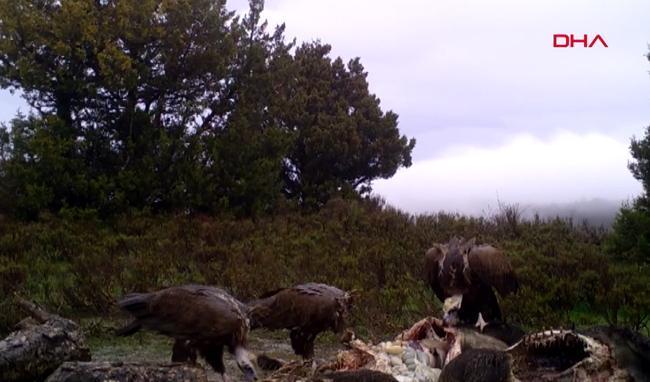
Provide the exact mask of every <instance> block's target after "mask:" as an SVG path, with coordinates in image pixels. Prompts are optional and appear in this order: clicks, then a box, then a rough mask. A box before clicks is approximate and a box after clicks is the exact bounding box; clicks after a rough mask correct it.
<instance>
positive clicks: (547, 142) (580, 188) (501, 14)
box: [0, 0, 650, 213]
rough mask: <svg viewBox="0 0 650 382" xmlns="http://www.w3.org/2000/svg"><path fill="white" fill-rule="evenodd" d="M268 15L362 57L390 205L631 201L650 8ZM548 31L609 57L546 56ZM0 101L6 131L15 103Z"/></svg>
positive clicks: (480, 5)
mask: <svg viewBox="0 0 650 382" xmlns="http://www.w3.org/2000/svg"><path fill="white" fill-rule="evenodd" d="M245 4H246V2H245V1H240V0H238V1H233V2H231V3H230V7H233V8H237V9H243V8H245ZM265 17H266V18H267V19H268V20H269V22H270V23H271V24H275V23H278V22H285V23H286V26H287V36H288V37H290V38H293V37H296V38H297V39H298V41H311V40H316V39H320V40H321V41H322V42H326V43H329V44H331V45H332V47H333V54H334V55H337V56H341V57H343V58H344V59H345V60H348V59H350V58H353V57H357V56H359V57H361V61H362V63H363V64H364V66H365V68H366V69H367V71H368V72H369V76H368V79H369V82H370V87H371V91H372V92H374V93H375V94H376V95H377V96H378V97H379V98H380V99H381V101H382V107H383V108H384V109H385V110H388V109H391V110H393V111H395V112H396V113H398V114H399V116H400V118H399V121H400V124H399V128H400V130H401V131H402V133H403V134H406V135H407V136H408V137H414V138H416V140H417V144H416V148H415V151H414V153H413V155H414V163H413V166H412V167H410V168H408V169H401V170H399V171H398V172H397V174H396V175H395V176H394V177H393V178H391V179H388V180H381V181H377V182H375V191H376V192H377V193H379V194H381V195H382V196H384V197H385V198H386V199H387V201H388V202H389V203H391V204H393V205H395V206H398V207H401V208H403V209H405V210H408V211H411V212H423V211H437V210H451V211H460V212H472V213H477V212H481V211H484V210H485V209H486V208H487V207H488V205H495V204H496V201H497V198H499V199H500V200H501V201H504V202H510V203H515V202H516V203H520V204H524V205H526V204H533V203H534V204H539V203H546V202H549V203H550V202H553V203H561V202H572V201H576V200H589V199H593V198H604V199H611V200H624V199H628V198H630V197H633V196H635V195H637V194H638V193H639V192H640V191H641V187H640V185H639V184H638V182H637V181H635V180H634V179H633V178H632V176H631V175H630V174H629V171H628V170H627V167H626V165H627V162H628V160H629V159H630V157H629V152H628V146H629V139H630V137H631V136H632V135H636V136H642V134H643V131H644V128H645V126H647V125H650V76H649V75H648V72H649V70H650V64H649V63H648V61H647V60H646V59H645V57H644V55H645V54H646V53H647V52H648V43H650V1H648V0H638V1H625V0H610V1H595V0H585V1H567V0H564V1H549V0H535V1H533V0H528V1H520V0H513V1H501V0H499V1H493V0H490V1H487V0H473V1H459V0H448V1H433V0H418V1H416V0H402V1H399V2H397V1H378V0H309V1H305V0H268V1H267V3H266V10H265ZM557 33H564V34H570V33H573V34H578V35H582V34H588V35H589V36H590V37H595V36H596V34H600V35H601V36H602V37H603V38H604V40H605V41H606V43H607V44H608V45H609V47H608V48H604V47H602V46H600V45H599V44H598V45H596V46H595V47H593V48H591V49H589V48H582V47H580V48H573V49H558V48H553V34H557ZM0 101H1V102H2V104H1V106H0V120H5V121H6V120H8V119H9V118H10V117H11V116H12V115H13V114H14V113H15V111H16V109H17V108H18V107H20V105H22V103H21V102H20V100H17V99H16V98H15V97H11V96H9V95H8V93H7V92H3V93H2V94H0ZM25 110H27V109H26V108H25V107H24V106H23V111H25Z"/></svg>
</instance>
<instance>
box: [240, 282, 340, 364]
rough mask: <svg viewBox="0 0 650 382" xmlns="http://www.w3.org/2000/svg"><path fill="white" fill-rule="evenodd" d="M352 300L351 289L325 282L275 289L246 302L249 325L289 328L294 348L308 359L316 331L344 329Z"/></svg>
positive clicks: (311, 355)
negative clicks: (348, 291) (339, 287)
mask: <svg viewBox="0 0 650 382" xmlns="http://www.w3.org/2000/svg"><path fill="white" fill-rule="evenodd" d="M351 302H352V298H351V295H350V293H347V292H344V291H342V290H340V289H338V288H336V287H333V286H330V285H325V284H316V283H308V284H302V285H296V286H294V287H291V288H283V289H278V290H275V291H273V292H269V293H266V294H264V295H262V296H261V297H260V298H259V299H258V300H255V301H252V302H251V303H249V317H250V319H251V328H252V329H255V328H266V329H270V330H277V329H289V337H290V338H291V347H292V348H293V350H294V352H295V353H296V354H298V355H300V356H302V357H303V358H306V359H309V358H312V357H313V356H314V340H315V339H316V336H318V334H319V333H321V332H323V331H326V330H332V331H333V332H335V333H340V332H341V331H342V330H343V329H344V326H345V323H346V319H347V316H348V311H349V309H350V305H351Z"/></svg>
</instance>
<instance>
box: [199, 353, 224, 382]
mask: <svg viewBox="0 0 650 382" xmlns="http://www.w3.org/2000/svg"><path fill="white" fill-rule="evenodd" d="M199 352H200V353H201V356H202V357H203V358H204V359H205V362H207V363H208V365H210V366H211V367H212V368H213V369H214V371H216V372H217V373H219V374H221V378H222V379H223V381H224V382H227V380H228V378H227V377H226V366H225V365H224V364H223V345H203V346H201V347H200V348H199Z"/></svg>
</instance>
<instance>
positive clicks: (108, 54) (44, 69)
mask: <svg viewBox="0 0 650 382" xmlns="http://www.w3.org/2000/svg"><path fill="white" fill-rule="evenodd" d="M262 10H263V1H262V0H251V1H250V12H249V13H248V14H247V15H246V16H244V17H243V18H239V17H236V16H235V15H234V13H233V12H229V11H228V10H227V9H226V7H225V1H224V0H183V1H178V0H139V1H135V0H120V1H118V0H103V1H95V0H63V1H60V0H16V1H2V2H0V20H2V21H1V22H2V24H0V86H2V87H3V88H8V89H10V90H20V91H21V92H22V93H23V94H24V95H25V98H26V100H27V101H28V103H29V105H30V106H31V107H32V108H33V111H34V115H30V116H29V117H27V118H25V117H23V118H19V119H18V120H16V121H14V122H12V124H11V130H12V131H11V132H10V131H9V130H10V129H5V130H4V131H3V132H2V133H1V134H0V140H1V141H0V145H1V146H0V147H2V151H1V152H0V154H1V155H2V164H1V166H2V168H0V177H2V179H0V180H1V181H2V183H4V184H5V186H3V187H2V188H3V190H2V192H3V197H4V198H6V199H4V200H3V202H2V203H0V204H3V205H4V206H5V207H4V208H5V209H9V210H12V211H13V212H15V213H17V214H23V215H24V216H35V215H36V213H37V210H39V209H50V210H53V211H58V210H59V209H61V208H63V207H66V208H67V207H78V208H88V209H96V210H98V211H99V212H100V213H102V214H104V215H106V214H111V213H115V212H119V211H125V210H129V209H134V208H135V209H153V210H161V211H173V210H183V211H187V210H200V211H223V210H226V211H232V212H235V213H237V214H244V215H255V214H258V213H264V212H268V211H272V210H273V209H274V208H275V206H276V205H277V204H278V201H279V198H281V197H283V195H288V196H290V197H292V198H294V199H296V200H298V201H300V202H301V203H303V204H305V205H308V206H321V205H322V204H323V203H324V202H325V201H327V200H328V199H329V198H330V197H331V196H332V195H334V194H341V193H343V194H347V193H352V194H357V193H361V194H364V193H367V192H368V191H369V190H370V183H371V181H372V180H373V179H376V178H378V177H388V176H391V175H392V174H393V173H394V172H395V171H396V170H397V168H398V167H399V166H402V165H403V166H408V165H410V163H411V156H410V155H411V151H412V149H413V145H414V141H413V140H411V141H408V140H407V138H406V137H404V136H400V134H399V131H398V129H397V115H396V114H394V113H392V112H386V113H384V112H383V111H382V110H381V108H380V107H379V100H378V99H377V98H376V97H375V96H374V95H372V94H370V93H369V91H368V84H367V81H366V73H365V72H364V69H363V67H362V66H361V64H360V63H359V60H358V59H355V60H352V61H350V62H349V63H348V65H347V66H346V65H344V64H343V62H342V60H341V59H336V60H334V61H332V60H331V59H330V58H329V57H328V54H329V50H330V48H329V46H327V45H321V44H305V45H303V46H301V47H299V48H297V49H296V50H295V51H294V44H293V43H292V42H291V43H287V42H285V39H284V35H283V31H284V26H281V27H279V28H277V29H276V30H275V31H273V32H269V31H267V26H266V23H264V22H261V21H260V20H261V13H262ZM14 129H15V132H14V131H13V130H14ZM41 130H42V131H41ZM46 147H49V148H51V150H50V151H48V152H47V153H48V156H47V157H48V158H50V159H49V160H52V161H53V163H52V166H55V164H54V163H56V166H55V167H54V168H47V166H46V164H45V163H43V161H42V158H43V157H44V155H45V152H42V151H39V150H45V148H46ZM48 166H49V165H48ZM52 170H56V171H58V172H59V173H57V175H56V176H50V174H49V172H48V171H52ZM57 177H60V178H61V179H58V178H57ZM55 180H56V182H61V183H55ZM27 190H32V191H29V192H31V194H30V193H29V192H28V193H27V194H29V195H32V194H34V195H32V196H30V197H29V198H28V199H29V200H30V202H27V201H25V204H16V203H12V199H11V198H12V195H13V196H15V195H17V194H19V193H23V194H25V193H26V192H27ZM27 194H25V195H27ZM37 194H38V195H40V196H38V197H37Z"/></svg>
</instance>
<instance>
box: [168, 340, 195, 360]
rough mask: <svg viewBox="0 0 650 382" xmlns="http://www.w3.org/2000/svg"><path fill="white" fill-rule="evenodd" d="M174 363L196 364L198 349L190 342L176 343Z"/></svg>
mask: <svg viewBox="0 0 650 382" xmlns="http://www.w3.org/2000/svg"><path fill="white" fill-rule="evenodd" d="M172 362H187V363H191V364H196V349H194V348H193V347H192V343H191V342H190V341H188V340H179V339H177V340H176V341H174V348H173V349H172Z"/></svg>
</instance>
